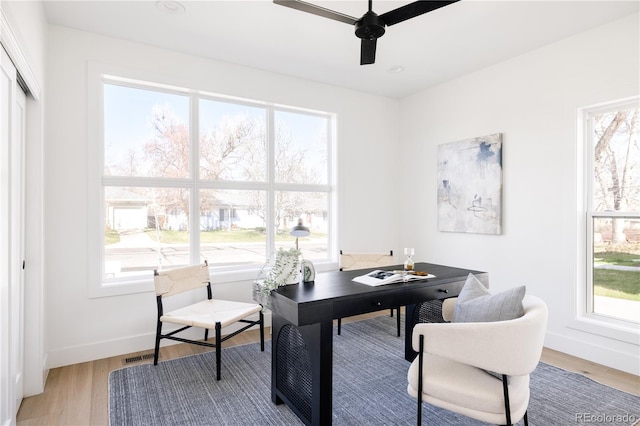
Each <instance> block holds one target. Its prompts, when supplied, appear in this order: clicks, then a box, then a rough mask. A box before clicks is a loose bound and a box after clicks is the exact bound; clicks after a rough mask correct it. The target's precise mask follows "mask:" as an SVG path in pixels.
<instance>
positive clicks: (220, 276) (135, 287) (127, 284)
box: [89, 262, 338, 299]
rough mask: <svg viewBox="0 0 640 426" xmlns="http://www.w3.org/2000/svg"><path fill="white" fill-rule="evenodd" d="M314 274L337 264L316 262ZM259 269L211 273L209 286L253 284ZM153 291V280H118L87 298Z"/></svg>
mask: <svg viewBox="0 0 640 426" xmlns="http://www.w3.org/2000/svg"><path fill="white" fill-rule="evenodd" d="M314 266H315V268H316V272H326V271H335V270H337V269H338V263H337V262H318V263H315V264H314ZM260 270H261V268H250V269H244V270H238V269H235V270H227V271H224V270H223V271H212V272H211V284H212V285H214V286H215V285H216V284H222V283H233V282H253V281H254V280H255V279H256V278H257V277H258V274H259V273H260ZM153 291H155V289H154V287H153V279H151V276H149V277H137V278H134V279H128V280H127V279H120V280H117V281H115V280H114V281H108V282H103V283H101V285H99V286H94V287H90V288H89V298H90V299H94V298H99V297H111V296H124V295H127V294H135V293H151V292H153Z"/></svg>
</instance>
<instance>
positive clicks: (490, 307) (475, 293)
mask: <svg viewBox="0 0 640 426" xmlns="http://www.w3.org/2000/svg"><path fill="white" fill-rule="evenodd" d="M526 290H527V289H526V287H525V286H520V287H514V288H511V289H509V290H505V291H502V292H500V293H497V294H491V292H489V290H488V289H487V288H485V286H484V285H482V283H481V282H480V281H479V280H478V278H476V276H475V275H473V274H469V275H468V276H467V281H466V282H465V284H464V287H462V290H460V294H459V295H458V300H457V301H456V306H455V308H454V311H453V321H452V322H492V321H507V320H511V319H516V318H519V317H521V316H522V315H524V307H523V306H522V299H523V298H524V295H525V293H526Z"/></svg>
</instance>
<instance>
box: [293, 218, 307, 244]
mask: <svg viewBox="0 0 640 426" xmlns="http://www.w3.org/2000/svg"><path fill="white" fill-rule="evenodd" d="M290 234H291V235H293V236H294V237H296V250H298V237H308V236H309V235H310V234H311V232H310V231H309V228H307V227H306V226H304V225H303V224H302V218H300V219H298V224H297V225H296V226H294V227H293V228H291V232H290Z"/></svg>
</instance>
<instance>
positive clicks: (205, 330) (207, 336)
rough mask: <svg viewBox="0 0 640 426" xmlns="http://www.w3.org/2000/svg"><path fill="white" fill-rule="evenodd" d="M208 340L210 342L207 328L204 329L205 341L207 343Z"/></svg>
mask: <svg viewBox="0 0 640 426" xmlns="http://www.w3.org/2000/svg"><path fill="white" fill-rule="evenodd" d="M207 340H209V329H208V328H205V329H204V341H205V342H206V341H207Z"/></svg>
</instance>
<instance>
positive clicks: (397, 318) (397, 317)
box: [392, 307, 400, 337]
mask: <svg viewBox="0 0 640 426" xmlns="http://www.w3.org/2000/svg"><path fill="white" fill-rule="evenodd" d="M396 309H397V312H396V324H397V325H398V337H400V307H398V308H396ZM392 311H393V309H392Z"/></svg>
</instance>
